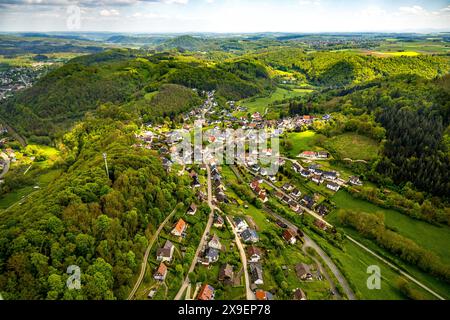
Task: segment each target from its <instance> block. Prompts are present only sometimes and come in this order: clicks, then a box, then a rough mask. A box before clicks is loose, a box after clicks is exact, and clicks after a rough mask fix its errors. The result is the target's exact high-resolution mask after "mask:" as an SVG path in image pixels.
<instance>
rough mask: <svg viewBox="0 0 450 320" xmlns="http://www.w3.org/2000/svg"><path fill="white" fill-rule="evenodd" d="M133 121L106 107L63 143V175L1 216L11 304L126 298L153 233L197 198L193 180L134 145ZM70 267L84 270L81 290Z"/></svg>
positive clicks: (0, 249) (2, 280)
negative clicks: (72, 282)
mask: <svg viewBox="0 0 450 320" xmlns="http://www.w3.org/2000/svg"><path fill="white" fill-rule="evenodd" d="M130 118H131V116H130V115H129V114H128V113H127V112H126V111H125V110H123V109H120V108H119V107H116V106H103V107H101V108H99V111H97V112H96V113H95V114H94V115H93V116H90V117H89V118H88V119H87V120H86V121H84V122H82V123H80V124H78V125H77V126H76V127H75V128H74V129H73V130H72V131H71V132H70V133H68V134H67V135H66V136H65V137H64V144H65V146H66V148H65V150H66V154H65V156H64V157H65V159H66V161H65V165H64V166H63V173H62V175H61V176H60V177H59V178H58V179H57V180H55V181H54V182H53V183H52V184H51V186H49V187H48V188H47V189H46V190H45V192H38V193H37V194H36V195H34V196H33V197H32V199H29V200H27V201H24V203H23V205H21V206H18V207H17V208H16V209H15V210H14V211H11V212H8V213H3V214H2V215H0V288H2V294H3V297H4V298H5V299H8V300H12V299H116V298H118V299H126V297H127V295H128V293H129V291H130V287H131V286H132V283H133V279H134V278H133V276H134V275H135V274H136V273H137V272H138V269H139V265H140V261H141V260H142V255H143V253H144V251H145V248H146V246H147V237H146V234H145V231H146V228H147V227H149V228H150V229H152V230H154V229H155V228H156V227H157V226H158V225H159V224H160V223H161V222H162V221H163V220H164V218H165V217H166V215H167V214H168V213H169V212H171V211H172V209H173V208H175V206H176V205H177V203H184V204H186V205H189V204H190V203H191V201H192V196H193V194H192V191H191V189H190V188H189V187H188V186H189V182H190V181H189V180H188V178H186V177H179V176H178V175H176V174H167V173H166V171H165V170H164V169H163V168H162V165H161V161H160V160H159V159H158V158H157V156H156V155H155V154H154V153H153V152H152V151H148V150H146V149H143V148H134V147H132V144H133V143H134V142H135V141H134V139H135V138H134V132H135V130H136V129H137V126H136V125H135V124H134V123H133V122H132V121H131V120H130ZM102 152H107V154H108V160H109V177H108V176H107V175H106V172H105V168H104V164H103V158H102ZM70 265H77V266H79V267H80V268H81V270H83V271H82V284H83V285H82V289H81V290H69V289H67V287H66V285H65V283H66V280H67V277H68V276H69V275H68V274H66V273H65V272H66V270H67V267H68V266H70Z"/></svg>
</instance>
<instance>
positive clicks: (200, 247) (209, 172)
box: [174, 166, 215, 300]
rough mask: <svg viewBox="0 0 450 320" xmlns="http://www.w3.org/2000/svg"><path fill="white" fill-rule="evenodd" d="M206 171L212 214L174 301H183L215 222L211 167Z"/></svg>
mask: <svg viewBox="0 0 450 320" xmlns="http://www.w3.org/2000/svg"><path fill="white" fill-rule="evenodd" d="M206 170H207V172H208V181H207V184H208V205H209V207H210V209H211V213H210V214H209V218H208V222H207V224H206V228H205V231H204V232H203V235H202V238H201V240H200V243H199V244H198V247H197V250H196V252H195V255H194V258H193V259H192V263H191V266H190V267H189V270H188V272H187V274H186V278H185V279H184V281H183V284H182V285H181V287H180V290H178V293H177V295H176V296H175V299H174V300H181V297H182V295H183V292H184V291H185V290H186V288H187V286H188V285H189V274H190V273H191V272H193V271H194V269H195V265H196V264H197V257H198V256H199V254H200V251H201V250H202V248H203V246H204V245H205V242H206V237H207V234H208V233H209V231H210V230H211V226H212V223H213V220H214V210H215V207H214V206H213V204H212V187H211V168H210V167H209V166H206Z"/></svg>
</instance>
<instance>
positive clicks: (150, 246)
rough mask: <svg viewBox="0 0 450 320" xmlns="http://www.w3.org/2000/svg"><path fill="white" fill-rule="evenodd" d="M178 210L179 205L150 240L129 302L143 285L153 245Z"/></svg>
mask: <svg viewBox="0 0 450 320" xmlns="http://www.w3.org/2000/svg"><path fill="white" fill-rule="evenodd" d="M177 208H178V205H176V206H175V209H173V211H172V212H171V213H170V214H169V215H168V216H167V217H166V219H164V221H163V222H162V223H161V224H160V225H159V227H158V230H156V232H155V233H154V234H153V236H152V238H151V239H150V243H149V244H148V246H147V250H145V254H144V258H143V259H142V264H141V273H140V274H139V277H138V279H137V281H136V283H135V285H134V287H133V290H131V292H130V294H129V296H128V299H127V300H132V299H133V297H134V295H135V294H136V291H137V290H138V289H139V287H140V285H141V283H142V280H143V279H144V275H145V270H146V268H147V263H148V256H149V255H150V251H151V249H152V247H153V245H154V244H155V241H156V239H158V236H159V234H160V232H161V231H162V229H163V228H164V226H165V225H166V223H167V222H168V221H169V220H170V219H171V218H172V217H173V215H174V214H175V212H176V211H177Z"/></svg>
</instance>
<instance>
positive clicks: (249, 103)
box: [239, 88, 311, 114]
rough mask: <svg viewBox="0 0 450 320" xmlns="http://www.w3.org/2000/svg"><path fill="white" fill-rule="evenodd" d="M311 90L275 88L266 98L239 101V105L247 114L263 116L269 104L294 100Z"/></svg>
mask: <svg viewBox="0 0 450 320" xmlns="http://www.w3.org/2000/svg"><path fill="white" fill-rule="evenodd" d="M308 92H311V90H306V89H295V90H287V89H283V88H276V90H275V91H274V92H273V93H272V94H270V95H269V96H267V97H259V98H250V99H245V100H241V101H240V102H239V104H240V105H241V106H245V107H247V108H248V112H250V113H253V112H259V113H261V114H263V113H264V112H265V110H266V108H268V107H269V104H271V103H273V102H275V101H280V100H284V99H289V98H295V97H299V96H302V95H304V94H306V93H308Z"/></svg>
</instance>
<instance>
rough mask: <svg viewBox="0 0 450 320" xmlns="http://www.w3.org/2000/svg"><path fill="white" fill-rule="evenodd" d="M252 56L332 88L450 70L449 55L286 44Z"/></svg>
mask: <svg viewBox="0 0 450 320" xmlns="http://www.w3.org/2000/svg"><path fill="white" fill-rule="evenodd" d="M253 57H254V58H255V59H257V60H259V61H261V62H262V63H263V64H265V65H267V66H269V67H271V68H273V69H275V70H281V71H289V72H293V73H294V74H295V76H296V77H297V78H298V79H303V80H304V81H308V82H311V83H313V84H315V85H318V86H322V87H332V88H338V87H342V86H347V85H352V84H356V83H364V82H367V81H371V80H374V79H377V78H383V77H389V76H396V75H418V76H421V77H423V78H426V79H434V78H436V77H439V76H443V75H445V74H446V73H448V72H449V70H450V62H449V59H448V57H444V56H429V55H420V56H416V57H402V56H399V57H389V58H380V57H375V56H369V55H362V54H355V53H352V52H314V53H305V52H304V51H303V50H301V49H296V48H286V49H283V50H279V49H277V50H273V51H268V52H265V53H260V54H255V55H253Z"/></svg>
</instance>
